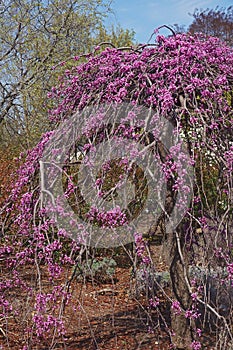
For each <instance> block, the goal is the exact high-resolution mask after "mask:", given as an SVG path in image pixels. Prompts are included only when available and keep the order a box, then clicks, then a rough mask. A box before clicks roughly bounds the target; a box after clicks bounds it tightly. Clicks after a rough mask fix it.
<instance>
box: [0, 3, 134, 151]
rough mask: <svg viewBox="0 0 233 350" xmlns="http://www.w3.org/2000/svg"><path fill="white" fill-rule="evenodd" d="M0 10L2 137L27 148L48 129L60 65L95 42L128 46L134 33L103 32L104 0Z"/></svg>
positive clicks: (18, 5)
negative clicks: (51, 94) (7, 135)
mask: <svg viewBox="0 0 233 350" xmlns="http://www.w3.org/2000/svg"><path fill="white" fill-rule="evenodd" d="M0 11H1V13H0V69H1V82H0V109H1V114H0V124H1V135H2V137H3V135H5V136H6V131H8V132H9V138H8V143H9V140H11V141H12V137H13V136H14V137H15V138H16V144H20V143H21V146H23V147H24V148H26V149H27V148H30V147H31V146H32V145H34V144H35V142H36V141H38V138H39V137H40V135H41V134H42V132H43V131H46V130H47V129H48V128H49V123H48V119H47V110H48V107H49V102H48V100H47V93H48V91H50V90H51V88H52V86H53V84H54V82H55V81H56V80H57V78H58V76H59V75H60V74H63V72H64V68H63V63H62V62H65V61H67V60H69V59H70V58H71V57H73V56H78V55H79V54H81V53H87V52H90V51H91V50H92V49H93V47H94V46H95V45H96V44H97V43H98V42H99V41H103V40H107V41H112V42H113V44H116V45H117V46H118V45H120V46H121V45H128V44H131V43H132V40H133V35H134V34H133V32H131V31H128V30H126V31H124V30H123V29H121V28H120V27H119V28H117V29H114V28H112V29H111V30H110V32H108V30H107V29H106V28H104V25H103V19H104V17H105V16H107V15H108V13H109V11H110V7H109V3H108V1H104V0H91V1H86V0H47V1H37V2H35V1H31V0H3V1H2V2H1V6H0ZM72 62H74V61H72V60H71V61H70V63H72ZM57 65H59V67H60V70H58V69H56V71H55V72H54V71H53V66H57ZM15 135H18V138H17V136H15ZM11 141H10V142H11Z"/></svg>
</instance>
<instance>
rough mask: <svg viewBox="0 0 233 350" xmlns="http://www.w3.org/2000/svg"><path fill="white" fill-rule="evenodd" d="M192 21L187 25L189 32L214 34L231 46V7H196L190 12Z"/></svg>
mask: <svg viewBox="0 0 233 350" xmlns="http://www.w3.org/2000/svg"><path fill="white" fill-rule="evenodd" d="M192 17H193V18H194V19H193V22H192V24H191V25H190V26H189V28H188V31H190V33H192V34H193V33H200V32H201V33H204V34H206V35H211V36H215V37H217V38H220V39H221V40H223V41H225V42H226V43H227V44H228V45H229V46H233V39H232V32H233V7H232V6H229V7H228V8H224V7H218V6H217V7H216V8H215V9H209V8H207V9H206V10H202V9H196V10H195V11H194V13H193V14H192Z"/></svg>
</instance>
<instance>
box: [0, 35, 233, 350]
mask: <svg viewBox="0 0 233 350" xmlns="http://www.w3.org/2000/svg"><path fill="white" fill-rule="evenodd" d="M98 50H100V48H99V47H97V48H96V49H95V50H94V51H93V52H92V53H91V54H87V55H86V56H82V57H75V59H74V61H75V62H77V60H78V59H81V61H80V63H79V64H77V65H76V66H73V65H71V67H69V66H68V68H67V69H66V71H65V74H64V75H63V77H62V78H60V80H59V83H58V84H57V85H55V86H54V87H52V89H51V92H49V98H51V99H52V100H53V103H54V105H55V106H54V108H51V110H50V120H51V122H52V123H54V124H55V125H57V126H59V127H62V126H63V125H64V126H65V125H66V128H67V129H66V128H65V127H64V130H63V134H64V135H66V133H68V131H67V130H68V128H69V124H65V122H66V121H67V120H68V121H69V120H70V118H71V117H72V118H73V119H71V120H72V121H75V115H78V114H75V113H77V112H79V113H82V112H83V111H84V112H85V109H87V112H89V109H88V108H90V107H91V106H93V107H96V108H97V109H93V110H91V111H92V113H91V114H89V113H86V114H85V113H84V114H83V120H82V123H80V124H78V126H79V129H80V130H81V135H82V138H80V139H78V140H74V143H75V145H74V146H75V147H74V148H76V141H77V142H81V143H83V145H82V146H83V148H84V150H85V151H86V155H84V158H82V157H81V156H80V157H81V158H79V156H78V158H77V163H80V160H81V161H82V160H83V161H84V163H85V164H86V166H87V168H88V167H89V168H88V169H89V171H90V173H92V168H93V164H92V162H91V157H90V156H91V152H95V150H96V147H97V145H98V144H99V143H101V142H102V141H103V140H104V139H105V138H106V139H107V140H109V139H110V138H115V139H116V140H117V141H116V142H117V143H119V145H124V144H125V143H126V147H127V145H128V144H130V141H132V140H133V143H132V144H131V145H133V148H132V149H129V151H130V152H131V153H132V154H133V155H132V158H131V160H132V161H133V163H134V164H137V159H138V158H137V157H138V153H140V152H139V151H138V149H137V145H138V144H140V145H142V151H143V149H144V151H145V152H147V151H148V149H152V155H151V157H152V158H153V160H154V162H155V163H156V162H157V163H158V162H160V164H161V174H162V179H163V181H164V182H165V184H166V186H165V191H164V192H165V193H166V196H165V200H164V205H163V208H162V209H163V210H162V215H160V216H159V217H156V216H155V221H156V222H154V223H153V225H152V226H153V227H155V229H154V230H155V231H156V227H158V226H159V225H160V226H161V227H163V230H165V232H164V239H165V250H166V252H167V256H168V265H169V272H170V276H171V280H172V293H173V294H172V297H171V298H170V297H168V296H167V294H166V293H164V294H163V295H162V297H163V298H168V300H169V303H170V305H171V319H172V323H171V325H168V324H166V327H167V330H168V333H169V334H170V338H171V339H170V340H171V344H172V345H173V346H177V347H178V348H184V349H187V348H188V347H191V348H193V349H200V348H201V343H200V334H201V333H200V327H203V331H204V328H205V321H204V320H203V319H202V318H201V316H200V314H201V309H203V307H204V308H205V309H206V312H208V313H212V314H213V315H214V317H215V318H216V319H217V320H219V322H220V321H221V323H220V324H219V323H218V322H216V324H215V326H216V328H217V331H216V332H217V334H218V335H219V336H224V339H225V344H229V342H232V334H231V326H232V323H230V325H229V322H232V320H231V319H229V318H228V316H229V314H227V313H225V314H224V312H222V311H221V310H222V309H221V307H220V305H219V304H218V303H217V304H216V303H215V304H214V305H213V304H212V302H211V301H210V299H209V296H208V292H207V291H206V289H205V291H206V294H205V292H204V294H203V288H205V287H203V284H202V283H205V284H204V286H206V285H207V284H206V282H203V281H202V282H200V279H198V278H194V277H192V278H191V277H190V268H195V267H196V266H197V265H198V263H199V262H200V261H199V260H200V255H199V254H197V253H196V250H195V249H196V248H197V247H199V245H200V242H199V241H198V237H197V230H201V231H202V234H203V240H204V241H205V242H208V244H207V243H206V246H204V247H202V251H201V253H203V269H204V271H207V270H208V269H209V270H211V269H213V267H214V266H216V264H217V265H218V264H219V266H220V267H223V268H224V273H225V274H224V276H222V275H217V276H215V278H216V280H217V281H218V283H219V286H220V281H221V283H222V285H224V286H226V288H227V286H229V284H230V283H232V276H233V274H232V271H233V270H232V269H233V267H232V226H231V223H232V219H233V218H232V215H233V212H232V207H233V203H232V200H233V199H232V184H233V182H232V167H233V143H232V126H233V125H232V124H233V117H232V104H233V97H232V85H233V55H232V48H230V47H228V46H226V45H225V44H224V43H223V42H222V41H220V40H219V39H217V38H214V37H205V36H204V35H197V34H195V35H190V34H179V35H175V36H171V37H169V38H165V37H163V36H159V35H158V36H157V41H156V43H155V44H154V45H151V46H148V45H144V46H143V45H142V46H138V47H135V48H132V47H128V48H125V47H124V48H113V47H107V48H106V49H105V50H103V51H101V50H100V52H99V51H98ZM122 103H126V104H127V106H132V109H129V110H128V114H127V113H126V114H124V115H123V116H121V118H120V119H118V120H117V123H116V125H114V123H111V125H108V124H107V125H106V123H105V122H104V112H103V110H102V106H104V105H105V106H110V107H111V108H110V107H109V109H107V110H108V111H109V110H110V114H111V116H112V115H114V111H115V110H116V111H117V108H118V106H119V105H121V104H122ZM140 107H144V108H145V109H143V111H146V113H145V115H144V114H143V117H141V118H140V119H138V118H137V111H139V113H140ZM134 108H136V109H134ZM104 111H105V110H104ZM125 111H126V112H127V109H126V110H125ZM81 115H82V114H81ZM160 117H162V118H163V119H162V121H163V120H165V121H168V122H169V125H171V126H172V128H173V132H172V134H169V136H171V139H172V138H174V139H175V140H179V142H177V143H175V144H170V146H168V147H164V145H163V143H162V141H161V140H163V139H161V137H162V136H161V135H162V132H161V133H160V131H161V130H160V127H161V124H160V123H161V121H160ZM80 120H81V119H80ZM63 123H64V124H63ZM67 125H68V126H67ZM70 127H71V126H70ZM61 130H62V129H61ZM158 131H159V133H158ZM54 135H55V138H54V139H53V137H54ZM178 135H180V139H179V138H178ZM60 137H61V135H60V134H58V137H57V138H56V131H50V132H49V133H46V134H44V135H43V137H42V139H41V141H40V142H39V143H38V145H37V146H36V147H35V148H33V149H32V150H31V151H30V152H28V155H27V158H26V161H25V163H24V164H23V165H22V166H21V168H20V169H19V172H18V174H19V177H18V180H17V182H16V184H15V185H14V186H13V189H12V192H11V194H10V196H9V198H8V200H7V201H6V204H5V206H4V207H3V209H2V211H1V214H2V217H3V219H2V247H1V256H2V264H3V267H2V269H3V271H4V272H5V274H4V277H3V281H2V283H1V286H0V288H1V290H2V291H3V292H4V294H3V299H2V300H3V301H2V302H4V305H5V308H4V315H6V316H5V317H9V315H11V313H13V312H14V311H13V310H16V311H17V312H15V316H14V317H15V319H16V321H17V318H19V317H20V308H19V305H18V304H17V303H15V302H14V300H13V299H12V294H11V289H12V288H13V286H14V285H15V280H16V278H17V281H18V282H17V283H18V284H17V286H18V288H19V289H20V288H24V289H25V288H28V289H30V290H31V291H33V292H32V293H31V294H30V296H29V297H28V299H27V305H29V304H30V311H31V312H28V314H27V319H26V320H25V322H26V323H27V326H28V325H29V324H30V327H31V329H33V332H31V334H30V335H29V336H28V337H29V338H28V339H27V341H28V342H30V344H31V346H34V345H35V344H36V343H37V342H38V341H39V340H38V339H40V341H41V339H44V341H45V340H46V338H48V335H49V334H50V332H52V331H53V330H54V329H55V330H54V332H56V334H58V336H60V335H62V334H65V332H66V329H65V326H64V323H63V318H62V315H63V311H64V308H65V304H66V305H67V303H69V302H71V303H72V298H71V297H70V293H71V290H70V285H71V283H72V278H71V279H69V278H68V279H67V280H66V282H65V283H64V284H63V285H61V284H60V282H59V279H58V277H59V276H61V274H62V273H63V271H64V269H65V268H66V267H67V265H68V267H70V266H74V267H75V266H76V268H77V266H79V265H77V261H80V260H78V259H79V258H80V259H81V257H82V254H83V252H84V251H85V250H86V251H90V247H89V246H88V244H84V243H83V241H82V242H79V241H78V240H77V239H76V240H74V239H72V237H71V235H70V232H66V230H65V229H64V228H62V229H61V228H59V227H57V226H56V215H58V216H59V217H60V218H64V221H65V220H67V218H68V220H69V224H70V225H71V227H72V224H73V225H74V226H73V230H75V229H77V227H78V230H79V232H80V234H81V233H83V235H85V232H82V230H83V227H82V225H81V226H79V225H77V222H76V221H73V219H74V218H73V216H70V214H69V213H68V212H67V210H66V209H67V208H66V207H62V206H61V203H62V202H61V196H60V195H59V196H58V197H57V198H55V200H54V196H55V192H56V191H55V190H54V188H55V187H56V185H55V182H56V176H54V172H53V171H54V170H53V169H52V170H51V173H49V174H50V176H49V177H48V178H47V179H46V180H47V188H45V187H44V186H45V185H46V184H45V183H44V179H43V177H42V179H41V181H42V182H43V184H42V188H41V187H40V186H41V184H40V183H39V181H38V175H39V171H40V170H41V168H40V164H41V163H40V160H41V159H42V158H43V153H44V152H46V150H47V148H46V147H47V146H48V145H49V143H50V141H51V140H53V145H54V147H53V152H52V154H53V156H54V157H55V158H53V157H52V158H51V163H52V164H55V165H56V167H55V168H56V169H57V168H59V166H58V165H57V164H58V163H56V161H57V159H60V158H56V157H57V156H58V157H59V155H60V154H62V147H63V146H64V145H63V144H62V145H61V144H60ZM125 140H126V142H125ZM182 140H183V142H184V145H185V148H186V149H187V150H188V156H187V154H186V153H185V152H184V151H183V149H182V147H181V146H182V145H181V143H182V142H181V141H182ZM122 147H123V146H122ZM124 147H125V146H124ZM76 151H77V150H76ZM69 152H70V148H69V150H68V154H67V158H66V159H65V164H64V167H62V166H61V165H60V168H59V169H60V170H61V172H62V173H63V178H65V179H66V180H67V182H66V186H64V188H63V189H64V193H63V197H65V198H66V199H67V198H69V197H70V196H73V197H72V198H74V199H75V201H76V202H75V203H76V206H79V207H80V206H81V205H80V198H81V200H82V201H83V196H81V194H80V189H79V187H80V184H78V185H77V183H73V182H72V178H73V179H74V177H75V174H74V172H72V171H71V172H69V169H70V167H71V166H72V167H73V166H75V164H76V163H74V164H70V163H71V160H70V159H71V157H70V155H69ZM131 153H130V154H131ZM119 158H121V157H120V156H119ZM123 158H124V157H123ZM126 158H127V157H126ZM123 160H124V161H123ZM114 161H115V163H114V164H113V171H112V174H114V173H115V174H116V162H117V163H119V164H118V167H119V166H122V167H123V169H124V172H123V173H125V174H126V175H127V176H128V178H129V179H130V180H131V182H133V183H134V185H135V188H136V189H135V197H136V195H137V198H134V199H135V201H134V200H132V201H131V204H132V205H131V207H132V208H133V209H134V207H136V204H137V202H138V201H137V200H138V199H139V200H140V201H141V202H140V203H142V204H143V205H144V202H145V201H144V197H146V196H147V192H148V191H146V190H145V189H146V188H148V186H147V184H146V185H144V183H145V182H143V181H142V179H144V176H142V175H141V173H142V171H141V167H139V166H138V167H137V166H136V165H135V166H134V167H132V164H131V166H130V164H129V166H128V165H127V164H128V163H127V162H125V159H121V160H119V159H118V158H117V159H115V160H114ZM187 164H188V167H190V168H192V169H193V172H194V174H193V177H192V178H191V182H192V183H190V182H189V183H188V184H187V183H185V182H184V179H185V177H186V175H187V174H186V173H185V171H186V170H187ZM111 166H112V165H111V163H110V162H108V164H107V165H106V164H104V169H102V168H101V171H100V172H99V173H98V174H97V175H98V176H97V177H96V178H94V179H95V180H96V181H95V182H94V183H93V186H92V188H91V190H93V188H94V187H96V197H98V196H100V197H101V196H102V195H103V193H104V194H106V191H108V190H109V186H110V189H111V185H114V186H115V183H114V184H112V183H111V181H110V184H109V178H108V177H107V175H106V173H107V172H108V171H110V170H111ZM147 166H148V167H149V163H148V164H147V163H146V168H147ZM79 169H80V168H79V165H78V168H77V167H76V168H75V171H76V173H77V172H79ZM60 170H59V171H60ZM114 170H115V171H114ZM146 170H147V169H143V171H144V173H146ZM149 170H150V169H149ZM101 174H102V175H101ZM148 174H149V172H148ZM120 175H122V172H121V173H120V174H119V178H120ZM152 175H153V174H152ZM101 176H102V177H101ZM112 176H113V175H112ZM148 176H149V175H148ZM138 177H140V181H137V179H138ZM112 178H113V177H112ZM106 182H107V185H108V187H107V190H106V188H105V187H104V186H105V184H106ZM158 182H159V181H158ZM147 183H148V182H147ZM85 184H86V183H85V179H84V188H85ZM141 184H143V186H141ZM102 185H103V186H102ZM107 185H106V186H107ZM101 186H102V187H101ZM41 189H42V190H41ZM99 190H101V191H99ZM100 192H101V193H100ZM141 192H143V193H142V195H140V193H141ZM153 195H154V196H156V189H155V191H154V192H153ZM190 195H191V200H190V203H189V205H188V208H187V211H186V212H185V214H184V215H183V218H182V221H181V223H180V224H179V225H175V227H173V228H172V229H171V227H170V228H169V229H167V232H166V228H167V226H166V221H167V220H168V219H169V216H172V212H173V210H174V208H175V207H177V206H178V207H179V208H182V205H183V203H186V202H185V201H186V199H187V197H189V196H190ZM45 196H47V199H48V201H51V202H52V203H51V205H54V210H55V211H54V212H53V213H55V214H54V216H52V217H51V216H49V215H48V211H47V210H48V207H49V206H48V205H47V206H46V207H44V206H43V205H44V202H43V198H44V197H45ZM87 196H88V193H87ZM112 197H114V196H113V195H112ZM114 198H115V197H114ZM155 198H157V197H155ZM114 200H115V199H114ZM114 200H113V203H114ZM156 200H157V199H156ZM72 205H73V204H72ZM81 209H82V208H81ZM87 209H88V210H89V212H87V213H84V215H86V214H87V215H86V216H87V221H89V222H90V223H91V224H92V223H93V222H94V226H95V227H96V226H98V225H99V226H101V225H102V226H103V228H104V229H107V227H109V228H110V229H112V228H113V229H115V227H116V226H121V225H122V226H124V224H125V220H123V219H125V216H124V214H125V212H123V210H122V208H118V207H115V208H114V209H113V210H109V211H108V212H107V213H106V212H103V211H101V210H99V208H96V207H94V206H93V207H91V209H90V207H88V208H87ZM139 209H140V210H141V208H139ZM140 210H139V211H138V209H135V211H134V213H135V216H138V215H139V214H140ZM138 213H139V214H138ZM78 215H79V214H78ZM82 215H83V214H82ZM127 219H128V220H129V221H130V219H131V217H130V216H129V217H128V218H127ZM164 225H165V227H164ZM126 227H127V226H126ZM153 227H151V228H153ZM113 232H115V231H114V230H113ZM198 232H199V231H198ZM153 234H155V232H154V233H153V232H152V233H151V237H152V238H153ZM135 244H136V255H137V257H138V259H139V260H138V261H139V262H140V264H141V265H142V266H143V269H144V270H145V271H148V268H149V267H153V268H155V269H156V266H153V261H152V260H151V259H150V257H149V256H147V250H146V249H145V247H146V242H145V241H143V235H142V234H141V232H136V233H135ZM83 247H84V248H83ZM78 257H79V258H78ZM216 261H217V263H216ZM27 264H30V266H34V267H35V275H36V276H35V279H33V280H24V279H23V274H22V269H21V267H22V266H27ZM9 266H10V270H7V269H8V268H9ZM42 268H43V269H47V274H48V276H49V279H50V281H52V283H51V286H50V289H51V290H50V291H49V292H48V289H47V290H46V291H44V289H43V288H44V287H43V276H44V275H43V274H42ZM135 268H137V266H135ZM145 276H148V275H145ZM206 276H207V275H206ZM206 279H207V277H206ZM205 281H206V280H205ZM148 283H149V282H148ZM38 285H39V288H38ZM47 288H48V286H47ZM206 288H207V287H206ZM150 293H151V294H150V305H152V304H153V305H158V303H159V302H158V300H157V297H158V296H157V294H153V293H152V290H150ZM216 293H217V292H216ZM216 298H217V297H216ZM29 299H30V301H29ZM42 299H43V300H42ZM58 300H62V301H61V303H63V306H64V308H63V307H61V303H59V302H58ZM51 303H52V305H53V308H52V310H53V315H52V317H51V308H50V306H51ZM151 303H152V304H151ZM156 303H157V304H156ZM17 305H18V306H17ZM221 305H222V304H221ZM17 307H18V309H17ZM28 307H29V306H28ZM153 307H156V306H153ZM148 308H150V307H148ZM55 310H57V311H55ZM230 310H231V311H232V309H230ZM48 320H50V323H49V325H50V326H49V327H48ZM5 331H6V332H7V327H6V330H5ZM173 331H175V333H174V332H173ZM53 341H54V337H53ZM223 348H224V349H227V347H226V346H225V347H223Z"/></svg>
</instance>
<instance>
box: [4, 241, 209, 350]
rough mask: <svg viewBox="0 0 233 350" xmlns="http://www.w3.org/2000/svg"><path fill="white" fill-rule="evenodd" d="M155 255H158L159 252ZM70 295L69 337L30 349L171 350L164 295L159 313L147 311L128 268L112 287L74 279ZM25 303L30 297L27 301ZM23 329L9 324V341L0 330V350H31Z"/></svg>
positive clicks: (121, 269) (13, 322)
mask: <svg viewBox="0 0 233 350" xmlns="http://www.w3.org/2000/svg"><path fill="white" fill-rule="evenodd" d="M156 249H158V260H157V266H158V267H159V269H160V270H161V271H165V270H166V265H165V263H164V262H163V261H161V259H160V258H159V247H158V248H156ZM154 253H155V256H156V250H155V252H154ZM155 259H156V257H155ZM24 273H25V274H27V278H30V276H32V274H33V271H31V270H30V267H28V270H25V271H24ZM65 279H67V274H65V273H64V276H63V277H61V280H60V283H61V284H62V283H64V281H65ZM47 283H48V282H47ZM48 288H49V284H48ZM71 292H72V303H70V304H68V306H67V307H66V308H65V312H64V318H63V319H64V321H65V326H66V329H67V332H66V334H65V336H64V337H63V338H62V337H59V338H56V337H54V338H53V337H52V336H51V337H49V336H48V338H47V339H46V340H43V341H41V343H40V344H38V345H32V346H31V347H30V348H29V349H30V350H48V349H53V350H59V349H64V350H97V349H98V350H168V349H171V347H170V338H169V333H168V332H167V330H166V324H167V325H168V326H170V316H169V307H170V306H169V303H168V301H166V300H165V298H164V296H163V294H162V292H161V295H158V296H159V298H160V306H159V308H155V309H154V310H151V309H149V308H148V306H149V305H148V299H147V298H145V295H143V294H141V295H140V294H139V295H138V294H137V293H136V291H135V281H134V279H133V278H132V268H131V267H130V266H129V265H127V264H126V266H124V267H117V268H116V273H115V276H114V279H113V280H112V282H111V283H105V284H100V283H99V284H98V283H93V282H86V283H83V282H80V281H77V280H74V281H73V282H72V283H71ZM166 293H168V295H169V293H170V291H169V290H167V291H166ZM136 294H137V295H136ZM15 297H16V298H17V296H15ZM22 297H23V296H21V298H22ZM25 298H26V295H25V296H24V297H23V299H24V300H25ZM19 300H20V299H19ZM24 305H26V303H24ZM24 315H26V311H25V310H24ZM24 317H25V316H24ZM24 327H25V324H24V323H23V319H22V322H20V321H19V319H18V320H9V321H8V335H7V338H6V337H4V334H3V332H1V329H0V349H1V350H5V349H12V350H24V349H27V348H23V345H24V344H25V341H26V338H27V339H28V335H27V334H26V330H25V329H24ZM208 341H209V339H208V338H206V339H205V338H203V345H204V349H213V348H211V347H209V346H207V343H206V342H208Z"/></svg>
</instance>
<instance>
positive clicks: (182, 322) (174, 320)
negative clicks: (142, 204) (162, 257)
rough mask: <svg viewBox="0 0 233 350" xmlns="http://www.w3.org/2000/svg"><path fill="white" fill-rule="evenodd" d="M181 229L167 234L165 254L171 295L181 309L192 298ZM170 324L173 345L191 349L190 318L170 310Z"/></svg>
mask: <svg viewBox="0 0 233 350" xmlns="http://www.w3.org/2000/svg"><path fill="white" fill-rule="evenodd" d="M182 231H183V230H182V229H181V230H179V231H178V230H177V231H176V233H172V234H169V241H170V242H169V244H167V245H166V250H167V254H166V255H167V257H168V264H169V268H170V276H171V281H172V292H173V297H174V299H176V300H177V301H179V303H180V306H181V308H182V309H183V310H188V309H189V308H190V306H191V301H192V300H191V296H190V292H189V288H188V286H187V283H186V279H185V278H186V277H185V271H186V276H187V277H188V266H187V265H188V264H187V261H186V260H187V259H186V257H185V255H186V254H185V249H184V242H185V237H184V234H183V233H182ZM180 242H181V243H180ZM180 253H181V254H180ZM171 326H172V331H173V333H174V336H173V337H172V342H173V345H175V346H176V348H177V349H191V343H192V325H191V322H190V319H187V318H186V317H185V315H184V312H183V311H182V313H181V314H180V315H175V313H174V311H173V310H171Z"/></svg>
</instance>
